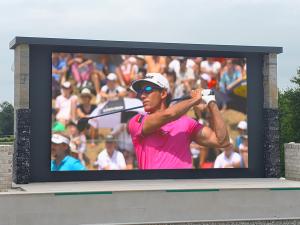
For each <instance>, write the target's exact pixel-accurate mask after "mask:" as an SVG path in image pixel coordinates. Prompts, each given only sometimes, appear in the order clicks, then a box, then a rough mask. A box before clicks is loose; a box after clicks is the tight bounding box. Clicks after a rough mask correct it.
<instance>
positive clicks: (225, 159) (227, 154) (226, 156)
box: [214, 144, 242, 168]
mask: <svg viewBox="0 0 300 225" xmlns="http://www.w3.org/2000/svg"><path fill="white" fill-rule="evenodd" d="M222 151H223V152H222V153H221V154H220V155H218V156H217V158H216V161H215V163H214V168H240V167H241V161H242V158H241V156H240V154H239V153H236V152H235V151H234V146H233V144H230V146H228V147H226V148H224V149H222Z"/></svg>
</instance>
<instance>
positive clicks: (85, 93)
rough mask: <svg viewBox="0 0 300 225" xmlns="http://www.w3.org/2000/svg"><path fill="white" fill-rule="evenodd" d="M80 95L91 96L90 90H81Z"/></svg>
mask: <svg viewBox="0 0 300 225" xmlns="http://www.w3.org/2000/svg"><path fill="white" fill-rule="evenodd" d="M80 94H81V95H89V96H91V95H92V93H91V91H90V89H88V88H83V89H82V91H81V92H80Z"/></svg>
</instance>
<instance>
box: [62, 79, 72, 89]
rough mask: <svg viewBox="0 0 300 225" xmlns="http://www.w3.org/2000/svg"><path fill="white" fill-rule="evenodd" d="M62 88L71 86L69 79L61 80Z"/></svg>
mask: <svg viewBox="0 0 300 225" xmlns="http://www.w3.org/2000/svg"><path fill="white" fill-rule="evenodd" d="M61 86H62V87H63V88H67V89H69V88H70V87H71V83H70V82H69V81H65V82H63V84H62V85H61Z"/></svg>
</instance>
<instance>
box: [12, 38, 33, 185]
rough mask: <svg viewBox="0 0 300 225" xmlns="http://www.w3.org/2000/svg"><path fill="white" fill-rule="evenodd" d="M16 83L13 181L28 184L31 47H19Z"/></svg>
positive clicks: (16, 56) (15, 75) (15, 67)
mask: <svg viewBox="0 0 300 225" xmlns="http://www.w3.org/2000/svg"><path fill="white" fill-rule="evenodd" d="M14 72H15V74H14V82H15V89H14V91H15V99H14V109H15V123H14V124H15V129H14V133H15V137H16V139H15V145H14V147H15V149H14V154H13V180H14V182H15V183H18V184H26V183H28V182H29V178H30V130H31V121H30V118H31V115H30V108H29V80H30V77H29V46H28V45H26V44H21V45H18V46H17V47H16V48H15V60H14Z"/></svg>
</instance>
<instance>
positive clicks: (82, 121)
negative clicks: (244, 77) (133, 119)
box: [77, 89, 214, 131]
mask: <svg viewBox="0 0 300 225" xmlns="http://www.w3.org/2000/svg"><path fill="white" fill-rule="evenodd" d="M202 93H203V94H205V95H213V94H214V92H213V90H209V89H206V90H203V92H202ZM190 98H191V97H190V96H184V97H181V98H174V99H172V100H171V102H176V101H183V100H186V99H190ZM143 107H144V106H143V105H141V106H136V107H132V108H128V109H121V110H116V111H113V112H108V113H103V114H100V115H97V116H91V117H84V118H81V119H79V120H78V123H77V128H78V130H79V131H83V130H84V128H85V127H86V126H87V124H88V121H89V120H90V119H94V118H98V117H102V116H107V115H111V114H114V113H122V112H126V111H131V110H134V109H139V108H143Z"/></svg>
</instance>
